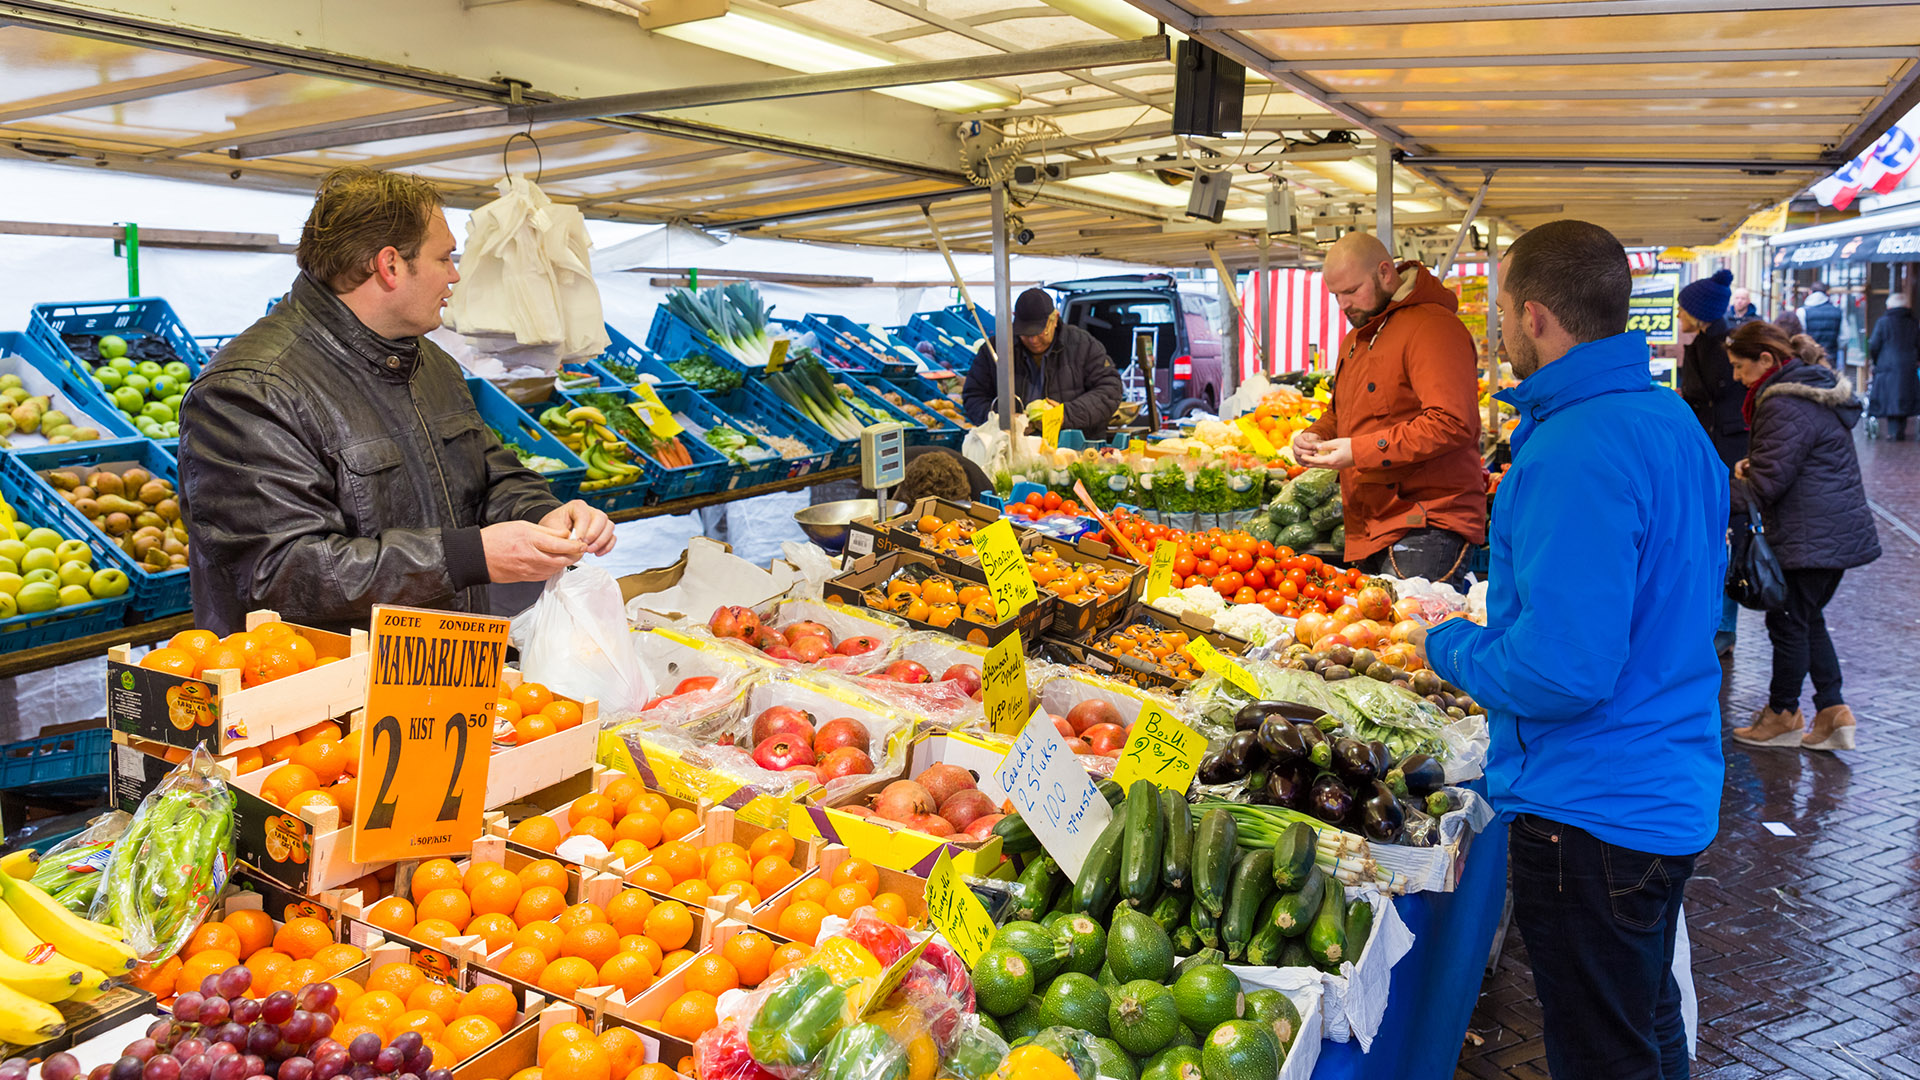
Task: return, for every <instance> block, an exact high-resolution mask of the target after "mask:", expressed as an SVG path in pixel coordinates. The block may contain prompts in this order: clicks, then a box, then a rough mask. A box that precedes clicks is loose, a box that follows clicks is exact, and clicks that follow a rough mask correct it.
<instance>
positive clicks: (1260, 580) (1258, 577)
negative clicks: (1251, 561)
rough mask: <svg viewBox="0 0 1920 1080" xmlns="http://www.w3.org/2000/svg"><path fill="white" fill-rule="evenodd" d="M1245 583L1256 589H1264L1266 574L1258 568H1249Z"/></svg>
mask: <svg viewBox="0 0 1920 1080" xmlns="http://www.w3.org/2000/svg"><path fill="white" fill-rule="evenodd" d="M1247 584H1249V585H1251V586H1253V587H1254V588H1256V589H1264V588H1266V587H1267V575H1265V574H1263V573H1261V572H1260V571H1258V570H1249V571H1247Z"/></svg>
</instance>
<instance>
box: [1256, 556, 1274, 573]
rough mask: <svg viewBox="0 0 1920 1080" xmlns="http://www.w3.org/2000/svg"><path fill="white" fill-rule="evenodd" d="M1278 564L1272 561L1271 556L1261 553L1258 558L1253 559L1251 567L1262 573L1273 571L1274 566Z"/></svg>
mask: <svg viewBox="0 0 1920 1080" xmlns="http://www.w3.org/2000/svg"><path fill="white" fill-rule="evenodd" d="M1278 565H1279V564H1278V563H1276V562H1274V561H1273V559H1272V558H1271V557H1269V556H1266V555H1262V556H1260V557H1259V558H1258V559H1255V560H1254V561H1253V568H1254V569H1255V570H1258V571H1260V572H1261V573H1263V574H1271V573H1273V570H1274V567H1276V566H1278Z"/></svg>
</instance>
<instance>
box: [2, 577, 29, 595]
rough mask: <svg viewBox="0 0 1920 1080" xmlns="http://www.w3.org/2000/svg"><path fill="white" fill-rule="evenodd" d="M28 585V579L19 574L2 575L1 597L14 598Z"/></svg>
mask: <svg viewBox="0 0 1920 1080" xmlns="http://www.w3.org/2000/svg"><path fill="white" fill-rule="evenodd" d="M26 583H27V579H26V578H23V577H21V576H20V575H19V574H0V596H12V595H14V594H15V593H17V592H19V591H20V586H22V585H25V584H26Z"/></svg>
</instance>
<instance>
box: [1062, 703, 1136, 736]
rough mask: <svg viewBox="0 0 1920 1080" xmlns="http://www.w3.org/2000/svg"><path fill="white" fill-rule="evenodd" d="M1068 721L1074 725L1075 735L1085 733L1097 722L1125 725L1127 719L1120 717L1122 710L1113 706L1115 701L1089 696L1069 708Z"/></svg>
mask: <svg viewBox="0 0 1920 1080" xmlns="http://www.w3.org/2000/svg"><path fill="white" fill-rule="evenodd" d="M1067 723H1069V724H1072V725H1073V733H1074V734H1075V735H1084V734H1086V732H1087V729H1088V728H1090V727H1093V726H1094V725H1096V724H1123V725H1124V723H1125V721H1123V720H1121V719H1120V710H1119V709H1116V708H1114V707H1113V702H1111V701H1102V700H1100V699H1099V698H1088V699H1087V700H1086V701H1082V702H1079V703H1078V704H1076V705H1074V707H1073V708H1071V709H1068V710H1067Z"/></svg>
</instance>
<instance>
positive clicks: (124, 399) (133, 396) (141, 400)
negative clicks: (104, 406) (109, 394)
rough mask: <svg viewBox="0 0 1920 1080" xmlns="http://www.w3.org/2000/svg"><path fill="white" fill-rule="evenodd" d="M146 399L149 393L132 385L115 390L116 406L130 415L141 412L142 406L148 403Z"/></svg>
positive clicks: (114, 402) (114, 400)
mask: <svg viewBox="0 0 1920 1080" xmlns="http://www.w3.org/2000/svg"><path fill="white" fill-rule="evenodd" d="M146 401H147V395H145V394H143V393H141V392H140V391H138V390H135V389H134V388H133V387H131V386H122V387H121V388H120V389H118V390H115V391H114V392H113V404H114V406H115V407H116V408H118V409H119V410H120V411H121V412H123V413H126V414H127V415H129V416H132V415H133V414H135V413H137V412H139V411H140V406H142V405H144V404H146Z"/></svg>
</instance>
